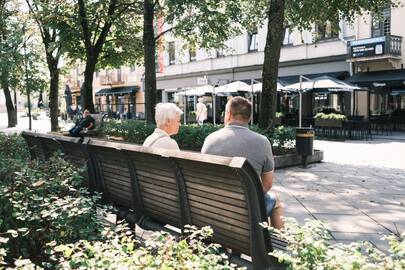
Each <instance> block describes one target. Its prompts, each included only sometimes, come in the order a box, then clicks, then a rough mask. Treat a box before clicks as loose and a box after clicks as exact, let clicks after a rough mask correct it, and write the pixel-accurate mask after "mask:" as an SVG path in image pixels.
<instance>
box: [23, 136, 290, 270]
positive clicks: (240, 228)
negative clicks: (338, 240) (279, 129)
mask: <svg viewBox="0 0 405 270" xmlns="http://www.w3.org/2000/svg"><path fill="white" fill-rule="evenodd" d="M23 137H24V138H25V140H26V141H27V143H28V145H29V147H30V149H32V153H33V154H34V155H33V157H39V156H42V155H37V152H36V151H39V149H38V148H42V149H43V150H42V151H44V152H46V153H47V155H45V158H46V157H49V155H50V154H51V152H50V151H51V150H50V148H48V144H49V145H51V144H52V145H54V146H57V145H58V146H59V147H60V149H59V150H55V147H53V148H52V149H54V151H61V152H63V153H64V155H65V157H66V158H67V159H69V160H71V161H73V160H75V159H76V161H74V164H77V165H83V164H87V168H88V171H89V172H88V181H87V184H88V186H89V189H90V190H91V191H98V192H101V193H102V198H103V200H104V201H105V202H108V203H112V204H114V205H116V206H118V207H119V208H120V209H122V210H124V211H121V214H122V213H123V214H122V216H123V217H124V218H126V219H127V220H128V221H130V222H134V223H136V224H138V225H139V226H140V227H141V228H144V229H148V230H149V229H153V230H161V229H164V226H165V225H171V226H172V227H176V228H178V229H180V230H181V231H183V229H184V226H185V225H187V224H192V225H195V226H197V227H203V226H210V227H211V228H212V229H213V230H214V235H213V237H212V239H210V241H212V242H216V243H220V244H221V245H222V246H223V247H224V248H227V249H231V250H232V254H238V255H235V256H237V257H235V256H234V257H231V258H230V259H231V261H232V262H235V263H237V264H239V265H242V266H248V269H260V270H261V269H284V268H285V266H284V265H281V264H279V263H278V260H277V258H275V257H273V256H270V255H268V253H269V252H270V251H272V250H273V249H274V248H277V249H285V246H286V243H285V242H284V241H282V240H280V239H277V237H274V236H271V235H270V232H269V231H268V230H267V229H264V228H263V227H262V226H261V225H260V223H261V222H265V221H267V217H266V211H265V204H264V196H263V191H262V187H261V182H260V179H259V177H258V176H257V174H256V172H255V171H254V169H253V168H252V166H251V165H250V164H249V163H248V162H247V161H246V159H245V158H240V157H234V158H229V157H221V156H213V155H206V154H200V153H193V152H180V151H171V150H163V149H151V148H146V147H142V146H139V145H133V144H126V143H116V142H107V141H102V140H94V139H90V140H89V139H87V140H86V141H83V142H82V143H80V142H79V141H73V140H74V138H67V137H63V136H54V135H47V134H37V133H31V132H23ZM54 142H58V143H56V144H55V143H54ZM73 145H74V146H73ZM68 146H70V147H68ZM44 149H45V150H44ZM166 227H167V226H166ZM241 253H242V254H246V255H248V256H250V257H251V262H249V261H247V260H245V259H242V258H241V257H240V254H241Z"/></svg>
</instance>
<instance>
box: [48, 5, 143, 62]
mask: <svg viewBox="0 0 405 270" xmlns="http://www.w3.org/2000/svg"><path fill="white" fill-rule="evenodd" d="M50 2H53V3H50V5H51V6H54V5H55V2H57V1H55V0H54V1H50ZM59 10H60V12H61V13H62V14H64V16H65V17H60V18H61V19H60V21H59V22H58V23H60V24H62V25H63V27H64V29H63V30H64V31H63V32H62V33H61V35H62V40H63V42H64V46H65V51H66V53H67V55H68V57H69V58H70V60H71V61H72V62H75V61H76V60H77V59H80V60H82V61H83V62H85V63H87V62H90V61H95V60H96V61H95V62H94V64H96V63H97V69H102V68H118V67H120V66H122V65H125V64H128V65H132V64H135V63H139V62H140V61H141V59H142V56H143V55H142V39H141V37H142V20H141V14H142V13H141V9H140V5H139V3H136V2H134V1H129V0H120V1H115V0H101V1H87V0H82V1H67V2H66V4H64V5H61V6H60V7H59ZM89 50H91V51H92V55H89V54H88V53H89Z"/></svg>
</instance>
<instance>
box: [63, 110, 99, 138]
mask: <svg viewBox="0 0 405 270" xmlns="http://www.w3.org/2000/svg"><path fill="white" fill-rule="evenodd" d="M95 125H96V122H95V120H94V118H93V117H91V115H90V111H89V110H84V112H83V118H82V119H81V120H80V121H79V123H77V124H76V125H75V126H74V127H73V128H71V129H70V130H69V134H70V136H73V137H81V136H80V132H81V131H82V130H83V129H93V128H94V127H95Z"/></svg>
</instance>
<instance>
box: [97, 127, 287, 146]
mask: <svg viewBox="0 0 405 270" xmlns="http://www.w3.org/2000/svg"><path fill="white" fill-rule="evenodd" d="M221 128H223V125H216V126H214V125H213V124H204V125H203V126H199V125H197V124H191V125H183V126H181V127H180V129H179V133H178V134H177V135H175V136H174V137H173V138H174V139H175V140H176V141H177V143H178V145H179V147H180V149H182V150H191V151H197V152H199V151H200V150H201V148H202V146H203V144H204V140H205V138H206V137H207V136H208V135H209V134H211V133H212V132H215V131H217V130H219V129H221ZM249 128H250V129H251V130H253V131H255V132H257V133H259V134H262V135H264V136H266V137H267V138H268V139H269V140H270V142H271V143H272V145H273V151H274V154H282V153H284V152H285V151H286V150H288V149H291V148H293V147H294V142H295V130H294V129H293V128H285V127H283V126H281V127H277V128H275V129H274V130H273V131H272V132H270V131H267V130H263V129H260V128H259V127H258V126H256V125H252V126H249ZM154 129H155V126H154V125H150V124H146V123H145V122H144V121H137V120H126V121H115V120H110V121H107V122H106V123H105V125H104V128H103V134H104V135H108V136H119V137H123V138H124V139H125V140H127V141H128V142H131V143H136V144H143V142H144V141H145V139H146V138H147V137H148V136H149V135H150V134H152V133H153V131H154Z"/></svg>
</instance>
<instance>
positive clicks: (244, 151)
mask: <svg viewBox="0 0 405 270" xmlns="http://www.w3.org/2000/svg"><path fill="white" fill-rule="evenodd" d="M251 107H252V106H251V103H250V102H249V101H248V100H247V99H245V98H242V97H235V98H232V99H231V100H229V101H228V103H227V105H226V109H225V127H224V128H223V129H221V130H218V131H216V132H214V133H212V134H210V135H209V136H208V137H207V138H206V139H205V141H204V145H203V147H202V149H201V153H205V154H211V155H220V156H228V157H245V158H246V159H247V160H248V161H249V163H250V164H251V165H252V166H253V168H254V169H255V171H256V172H257V175H258V176H259V177H260V178H261V180H262V187H263V192H264V193H265V201H266V210H267V213H268V215H269V216H270V218H271V223H272V226H273V227H275V228H278V229H279V228H282V227H283V225H284V222H283V219H282V215H283V208H282V206H281V203H280V200H279V198H278V197H277V196H276V195H275V194H274V193H272V192H270V191H269V190H270V189H271V187H272V185H273V177H274V158H273V153H272V151H271V144H270V142H269V140H268V139H267V138H266V137H265V136H263V135H260V134H258V133H256V132H253V131H251V130H249V128H248V123H249V120H250V112H251Z"/></svg>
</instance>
